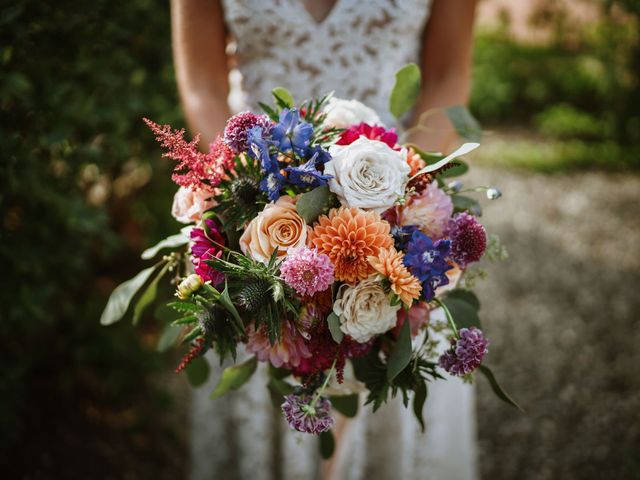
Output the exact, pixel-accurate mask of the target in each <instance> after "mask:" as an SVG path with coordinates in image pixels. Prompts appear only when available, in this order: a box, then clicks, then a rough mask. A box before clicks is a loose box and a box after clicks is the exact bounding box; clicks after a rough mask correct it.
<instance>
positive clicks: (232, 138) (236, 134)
mask: <svg viewBox="0 0 640 480" xmlns="http://www.w3.org/2000/svg"><path fill="white" fill-rule="evenodd" d="M270 124H271V122H269V119H268V118H267V117H266V116H265V115H256V114H255V113H251V112H242V113H238V114H237V115H234V116H233V117H231V118H230V119H229V120H228V121H227V126H226V127H225V129H224V141H225V143H226V144H227V145H228V146H229V147H230V148H231V149H232V150H233V151H234V152H235V153H241V152H246V151H247V149H248V148H249V145H248V144H247V132H248V131H249V130H250V129H251V128H253V127H255V126H259V127H260V128H262V132H263V133H266V132H267V131H268V129H269V126H270Z"/></svg>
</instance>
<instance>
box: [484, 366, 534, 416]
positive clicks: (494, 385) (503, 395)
mask: <svg viewBox="0 0 640 480" xmlns="http://www.w3.org/2000/svg"><path fill="white" fill-rule="evenodd" d="M479 370H480V372H481V373H482V374H483V375H484V376H485V377H486V379H487V380H489V384H490V385H491V389H492V390H493V393H495V394H496V395H497V396H498V398H500V400H502V401H504V402H506V403H508V404H509V405H511V406H512V407H516V408H517V409H518V410H520V411H521V412H522V413H525V411H524V410H523V409H522V407H521V406H520V405H518V404H517V403H516V401H515V400H514V399H513V398H511V396H510V395H509V394H508V393H507V392H505V391H504V390H503V389H502V387H501V386H500V384H499V383H498V380H496V377H495V375H494V374H493V372H492V371H491V369H490V368H489V367H485V366H484V365H480V368H479Z"/></svg>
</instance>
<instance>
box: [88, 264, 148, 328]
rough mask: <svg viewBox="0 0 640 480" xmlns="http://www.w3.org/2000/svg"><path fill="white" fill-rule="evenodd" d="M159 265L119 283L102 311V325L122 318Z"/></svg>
mask: <svg viewBox="0 0 640 480" xmlns="http://www.w3.org/2000/svg"><path fill="white" fill-rule="evenodd" d="M156 268H157V266H153V267H148V268H145V269H144V270H142V271H141V272H139V273H138V274H136V276H134V277H133V278H131V279H129V280H127V281H126V282H124V283H122V284H120V285H118V287H117V288H116V289H115V290H114V291H113V293H112V294H111V296H110V297H109V301H108V302H107V306H106V307H105V309H104V311H103V312H102V316H101V317H100V323H101V324H102V325H111V324H112V323H115V322H117V321H119V320H120V319H122V317H124V315H125V313H126V312H127V310H128V308H129V304H130V303H131V300H132V299H133V297H134V295H135V294H136V293H138V290H140V289H141V288H142V286H143V285H144V284H145V283H146V281H147V280H149V278H151V275H153V272H155V271H156Z"/></svg>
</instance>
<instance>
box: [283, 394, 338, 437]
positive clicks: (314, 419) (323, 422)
mask: <svg viewBox="0 0 640 480" xmlns="http://www.w3.org/2000/svg"><path fill="white" fill-rule="evenodd" d="M312 401H313V400H312V396H311V395H293V394H292V395H287V396H286V397H284V403H283V404H282V412H283V413H284V417H285V419H286V420H287V423H288V424H289V426H290V427H291V428H292V429H293V430H297V431H298V432H303V433H312V434H314V435H319V434H321V433H323V432H327V431H329V430H331V427H333V423H334V421H333V417H332V416H331V402H330V401H329V399H328V398H326V397H318V399H317V401H316V402H315V404H314V405H311V402H312Z"/></svg>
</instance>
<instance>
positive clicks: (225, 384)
mask: <svg viewBox="0 0 640 480" xmlns="http://www.w3.org/2000/svg"><path fill="white" fill-rule="evenodd" d="M257 365H258V359H257V358H256V357H251V358H250V359H249V360H247V361H246V362H243V363H239V364H237V365H233V366H231V367H227V368H225V369H224V371H223V372H222V376H221V377H220V381H219V382H218V384H217V385H216V388H215V389H214V390H213V392H211V395H210V396H211V398H212V399H216V398H219V397H221V396H222V395H224V394H225V393H227V392H228V391H230V390H237V389H238V388H240V387H241V386H242V385H244V384H245V383H247V382H248V381H249V380H250V379H251V376H252V375H253V373H254V372H255V371H256V367H257Z"/></svg>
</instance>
